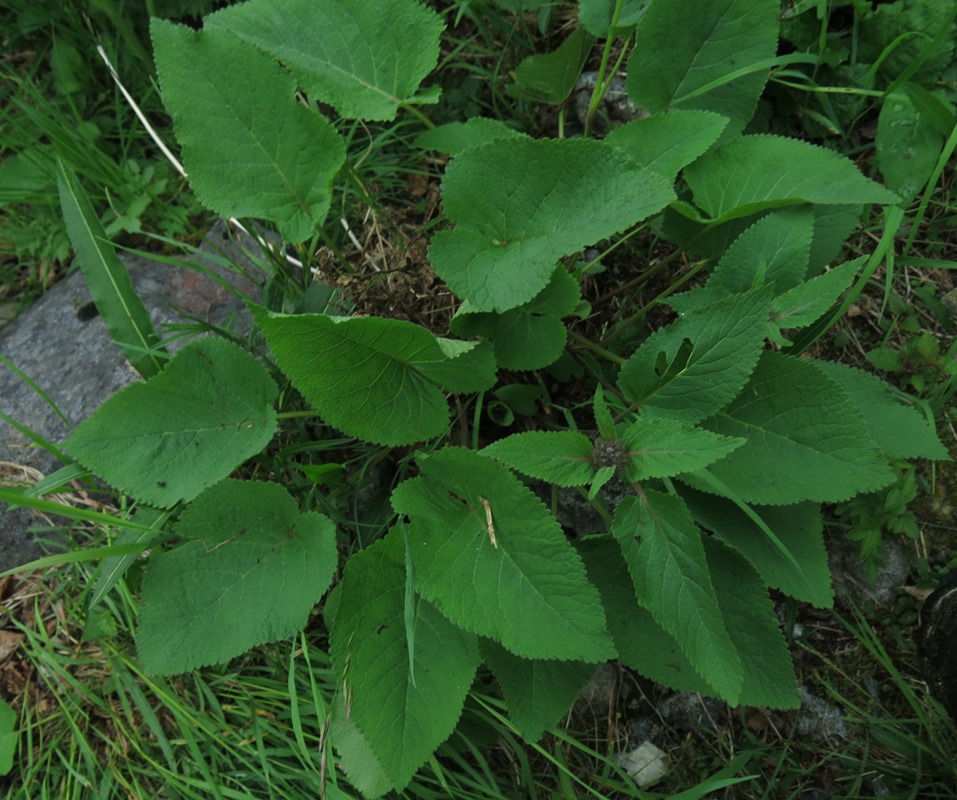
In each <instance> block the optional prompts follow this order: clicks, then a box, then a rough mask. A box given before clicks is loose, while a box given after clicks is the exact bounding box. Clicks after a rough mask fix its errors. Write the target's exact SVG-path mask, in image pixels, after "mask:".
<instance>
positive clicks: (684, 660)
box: [575, 535, 715, 696]
mask: <svg viewBox="0 0 957 800" xmlns="http://www.w3.org/2000/svg"><path fill="white" fill-rule="evenodd" d="M575 549H576V550H578V552H579V553H580V554H581V557H582V560H584V562H585V568H586V569H587V570H588V577H589V579H590V580H591V582H592V583H593V584H595V586H597V587H598V591H599V592H600V593H601V601H602V604H603V605H604V607H605V616H606V617H607V619H608V630H609V631H610V633H611V636H612V639H614V641H615V649H616V650H617V651H618V658H619V660H620V661H621V662H622V663H623V664H625V665H626V666H628V667H631V668H632V669H634V670H636V671H638V672H639V673H641V674H642V675H644V676H645V677H647V678H651V679H652V680H653V681H656V682H657V683H660V684H662V685H663V686H668V687H670V688H672V689H677V690H678V691H679V692H701V693H702V694H706V695H709V696H712V695H714V694H715V690H714V689H713V688H712V687H711V685H710V684H709V683H708V682H707V681H705V680H704V679H703V678H702V677H701V676H700V675H698V673H697V671H695V668H694V667H693V666H692V665H691V662H690V661H688V657H687V656H686V655H685V654H684V653H683V652H682V650H681V648H680V647H679V646H678V642H676V641H675V639H674V637H673V636H672V635H671V634H669V633H668V632H667V631H665V629H664V628H662V627H661V626H660V625H659V624H658V623H657V622H656V621H655V618H654V617H653V616H652V615H651V612H650V611H648V610H647V609H645V608H642V607H641V606H640V605H638V600H637V598H636V597H635V587H634V585H633V584H632V581H631V576H630V575H629V574H628V565H627V564H626V563H625V560H624V559H623V558H622V556H621V548H620V547H619V546H618V545H617V544H615V541H614V539H612V538H611V537H610V536H606V535H598V536H588V537H586V538H584V539H577V540H576V541H575Z"/></svg>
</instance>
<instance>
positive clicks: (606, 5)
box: [578, 0, 648, 37]
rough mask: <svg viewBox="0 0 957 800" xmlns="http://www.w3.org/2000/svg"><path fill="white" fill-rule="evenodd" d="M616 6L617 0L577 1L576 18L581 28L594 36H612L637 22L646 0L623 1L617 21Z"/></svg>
mask: <svg viewBox="0 0 957 800" xmlns="http://www.w3.org/2000/svg"><path fill="white" fill-rule="evenodd" d="M616 4H617V0H578V18H579V20H580V21H581V24H582V27H583V28H584V29H585V30H587V31H588V32H589V33H591V34H592V35H594V36H601V37H606V36H613V35H615V33H616V32H620V31H622V30H623V29H626V28H630V27H633V26H634V25H635V24H636V23H637V22H638V20H639V19H640V18H641V15H642V14H643V13H644V11H645V6H647V5H648V0H624V2H622V6H621V13H620V14H619V15H618V19H617V21H616V20H615V6H616ZM612 22H615V24H614V25H612Z"/></svg>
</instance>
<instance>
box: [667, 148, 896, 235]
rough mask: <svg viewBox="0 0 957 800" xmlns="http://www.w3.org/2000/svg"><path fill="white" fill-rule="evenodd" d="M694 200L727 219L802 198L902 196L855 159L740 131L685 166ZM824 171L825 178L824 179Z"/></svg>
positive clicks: (834, 200)
mask: <svg viewBox="0 0 957 800" xmlns="http://www.w3.org/2000/svg"><path fill="white" fill-rule="evenodd" d="M684 175H685V179H686V180H687V181H688V186H689V187H690V188H691V191H692V194H693V195H694V201H695V203H696V204H697V205H698V207H699V208H701V209H703V210H704V211H705V212H706V213H707V214H709V215H710V216H711V218H712V221H713V222H723V221H725V220H729V219H735V218H736V217H745V216H748V215H750V214H755V213H757V212H758V211H762V210H764V209H769V208H778V207H780V206H788V205H796V204H800V203H818V204H821V205H851V204H864V203H882V204H885V205H896V204H897V203H899V202H900V198H899V197H898V196H897V195H896V194H894V193H893V192H889V191H888V190H887V189H885V188H884V187H883V186H881V185H880V184H877V183H875V182H874V181H872V180H870V179H869V178H865V177H864V176H863V175H862V174H861V173H860V171H859V170H858V169H857V167H856V166H855V165H854V162H853V161H851V160H849V159H847V158H845V157H844V156H841V155H838V154H837V153H835V152H834V151H832V150H826V149H825V148H823V147H819V146H818V145H814V144H810V143H808V142H802V141H799V140H797V139H787V138H785V137H783V136H770V135H767V134H756V135H751V136H739V137H738V138H737V139H733V140H732V141H730V142H728V143H727V144H725V145H723V146H721V147H719V148H717V149H716V150H712V151H711V152H709V153H708V154H707V155H704V156H702V157H701V158H699V159H698V160H697V161H695V162H694V163H693V164H691V165H689V166H688V168H687V169H686V170H685V173H684ZM822 175H826V176H827V180H821V176H822Z"/></svg>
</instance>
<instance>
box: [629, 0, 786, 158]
mask: <svg viewBox="0 0 957 800" xmlns="http://www.w3.org/2000/svg"><path fill="white" fill-rule="evenodd" d="M779 12H780V4H779V3H778V2H777V0H709V2H707V3H702V2H699V0H669V1H668V2H653V3H651V5H650V6H649V7H648V10H647V11H646V12H645V14H644V16H643V17H642V19H641V24H640V25H639V26H638V29H637V31H636V32H635V50H634V53H633V54H632V56H631V60H630V61H629V62H628V94H629V95H631V97H632V99H633V100H634V101H635V102H636V103H637V104H638V105H639V106H641V107H643V108H645V109H647V110H648V111H650V112H652V113H657V112H659V111H666V110H668V109H670V108H684V109H700V110H702V111H716V112H717V113H719V114H723V115H724V116H726V117H728V118H729V119H730V120H731V122H730V124H729V125H728V128H727V129H726V130H725V132H724V137H725V139H727V138H729V137H731V136H734V135H735V134H736V133H740V131H741V130H742V129H743V128H744V126H745V124H746V123H747V122H748V120H750V119H751V116H752V115H753V114H754V109H755V107H756V106H757V102H758V98H759V97H760V95H761V91H762V90H763V88H764V84H765V81H767V78H768V73H769V67H770V64H767V65H765V66H762V65H763V62H767V61H768V60H769V59H771V58H773V56H774V55H775V53H776V51H777V43H778V24H779V22H778V14H779ZM752 67H757V69H755V70H752V69H751V68H752Z"/></svg>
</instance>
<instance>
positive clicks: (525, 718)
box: [480, 639, 595, 742]
mask: <svg viewBox="0 0 957 800" xmlns="http://www.w3.org/2000/svg"><path fill="white" fill-rule="evenodd" d="M480 647H481V652H482V658H483V659H484V660H485V663H486V664H488V666H489V668H490V669H491V670H492V672H493V673H494V675H495V678H496V679H497V680H498V682H499V684H500V685H501V687H502V693H503V694H504V695H505V702H506V704H507V705H508V716H509V718H510V719H511V720H512V722H513V723H514V724H515V727H516V728H518V731H519V733H521V734H522V736H524V737H525V738H526V739H527V740H528V741H530V742H535V741H538V740H539V739H541V738H542V734H543V733H544V732H545V729H546V728H549V727H551V726H552V725H555V724H557V723H558V721H559V720H560V719H561V718H562V716H563V715H564V714H566V713H567V712H568V709H569V708H571V707H572V703H574V702H575V698H577V697H578V696H579V695H580V694H581V690H582V687H584V685H585V684H586V683H587V682H588V679H589V678H590V677H591V676H592V675H594V674H595V665H594V664H586V663H583V662H581V661H532V660H530V659H527V658H520V657H519V656H516V655H513V654H512V653H510V652H509V651H508V650H506V649H505V648H504V647H502V646H501V645H500V644H498V643H497V642H493V641H491V640H490V639H483V640H482V641H481V643H480Z"/></svg>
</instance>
